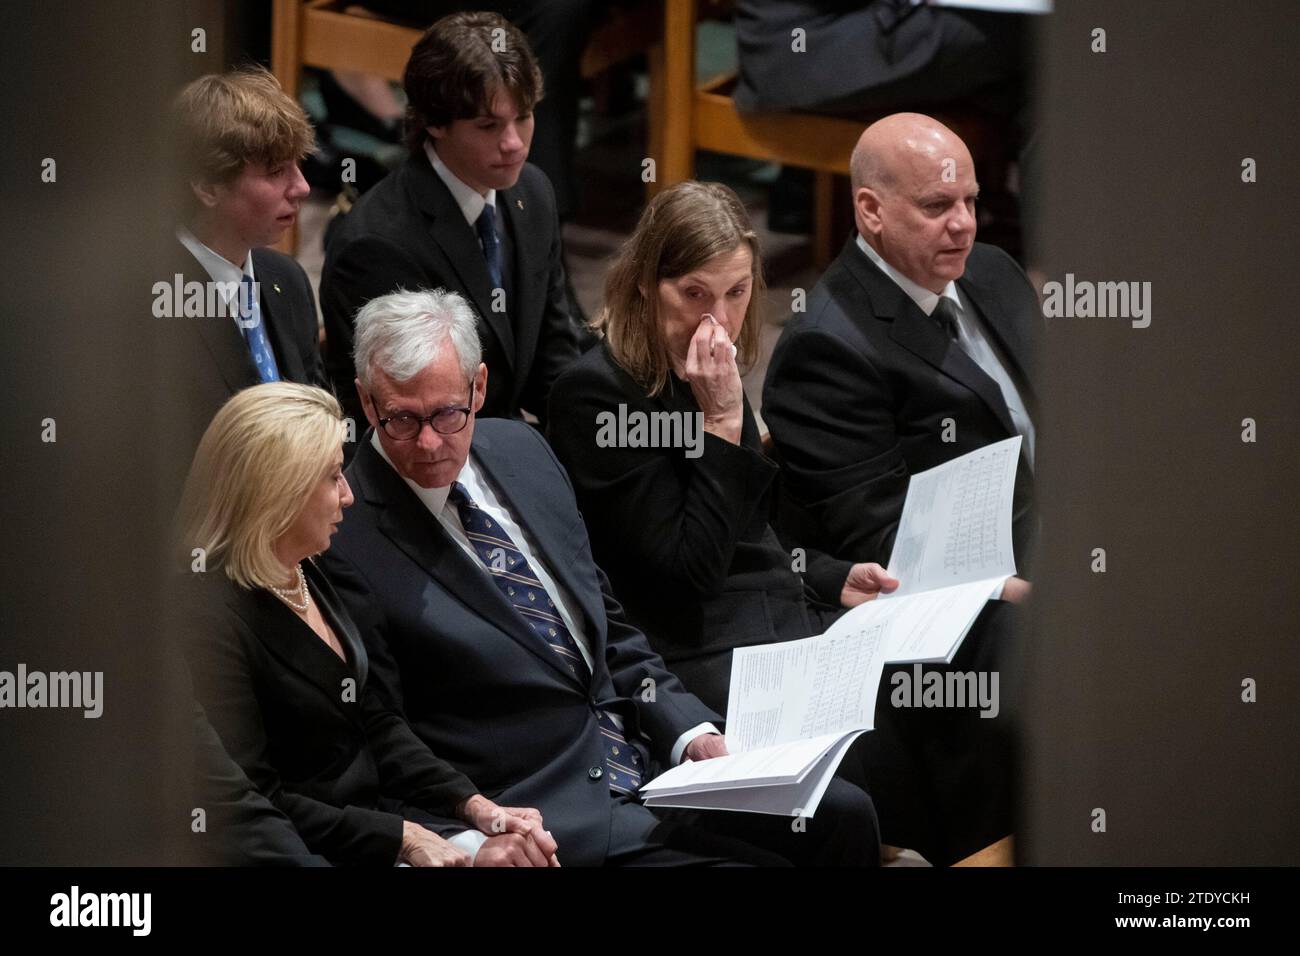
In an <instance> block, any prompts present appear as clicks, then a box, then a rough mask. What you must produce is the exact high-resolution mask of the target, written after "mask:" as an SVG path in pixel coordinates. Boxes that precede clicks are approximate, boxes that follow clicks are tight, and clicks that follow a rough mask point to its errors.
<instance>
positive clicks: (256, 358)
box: [239, 272, 280, 382]
mask: <svg viewBox="0 0 1300 956" xmlns="http://www.w3.org/2000/svg"><path fill="white" fill-rule="evenodd" d="M239 291H240V301H239V317H240V319H241V320H242V321H241V322H240V323H239V327H240V328H241V329H242V330H243V332H244V341H246V342H247V343H248V354H249V355H251V356H252V357H253V364H254V365H255V366H257V379H258V381H259V382H278V381H280V370H279V368H277V367H276V364H275V353H274V352H273V351H271V340H270V339H268V338H267V337H266V323H264V322H263V321H262V305H261V303H260V302H258V301H257V287H256V286H255V285H253V277H252V276H250V275H249V274H248V273H247V272H245V273H244V275H243V278H241V279H240V290H239Z"/></svg>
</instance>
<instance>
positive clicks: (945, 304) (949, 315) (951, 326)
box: [930, 295, 957, 342]
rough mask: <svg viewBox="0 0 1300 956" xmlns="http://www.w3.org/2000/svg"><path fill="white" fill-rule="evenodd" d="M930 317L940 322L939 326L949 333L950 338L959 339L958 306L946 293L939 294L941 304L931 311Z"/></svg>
mask: <svg viewBox="0 0 1300 956" xmlns="http://www.w3.org/2000/svg"><path fill="white" fill-rule="evenodd" d="M930 318H932V319H934V321H935V322H937V323H939V328H941V329H943V331H944V332H946V333H948V338H950V339H952V340H953V341H954V342H956V341H957V306H956V305H955V304H953V301H952V299H950V298H948V297H947V296H946V295H941V296H939V304H938V305H936V306H935V307H934V311H933V312H931V313H930Z"/></svg>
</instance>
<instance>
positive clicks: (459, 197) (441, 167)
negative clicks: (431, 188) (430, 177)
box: [424, 139, 497, 226]
mask: <svg viewBox="0 0 1300 956" xmlns="http://www.w3.org/2000/svg"><path fill="white" fill-rule="evenodd" d="M424 153H425V155H426V156H428V157H429V162H430V163H432V164H433V171H434V172H435V173H437V174H438V178H439V179H441V180H442V181H443V182H444V183H446V184H447V188H448V189H450V190H451V198H452V199H454V200H456V205H457V206H459V207H460V212H461V215H463V216H464V217H465V221H466V222H467V223H469V224H470V225H471V226H473V225H474V224H475V223H477V222H478V217H479V215H480V214H481V213H482V212H483V207H484V206H488V205H490V206H492V207H493V212H494V213H495V210H496V204H497V191H496V190H495V189H489V190H488V193H487V196H480V195H479V192H478V190H477V189H475V188H474V187H473V186H468V185H466V184H465V183H464V182H462V181H461V180H460V179H459V178H458V177H457V176H456V174H455V173H453V172H452V171H451V170H450V169H448V168H447V164H446V163H444V162H443V161H442V160H441V159H439V158H438V151H437V150H436V149H434V148H433V140H431V139H426V140H425V141H424Z"/></svg>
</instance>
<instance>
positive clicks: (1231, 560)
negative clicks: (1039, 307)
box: [1020, 0, 1300, 864]
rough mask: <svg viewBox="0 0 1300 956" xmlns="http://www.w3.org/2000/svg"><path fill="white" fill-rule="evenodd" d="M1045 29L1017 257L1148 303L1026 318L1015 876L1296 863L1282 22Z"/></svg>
mask: <svg viewBox="0 0 1300 956" xmlns="http://www.w3.org/2000/svg"><path fill="white" fill-rule="evenodd" d="M1056 8H1057V9H1056V12H1055V13H1054V14H1053V15H1052V16H1051V17H1050V18H1049V19H1048V22H1047V24H1046V25H1045V26H1046V31H1045V34H1044V36H1045V46H1044V48H1043V50H1042V56H1041V57H1040V61H1041V63H1042V64H1043V67H1044V69H1045V77H1044V80H1045V87H1044V95H1043V96H1042V98H1041V99H1042V113H1043V121H1044V124H1045V134H1046V135H1045V139H1044V142H1043V144H1042V145H1043V153H1042V155H1041V157H1040V159H1041V163H1040V171H1041V174H1042V177H1043V189H1042V200H1043V206H1044V208H1045V217H1044V219H1043V221H1042V223H1041V229H1040V230H1039V232H1038V234H1039V235H1040V237H1041V242H1042V246H1041V248H1040V249H1039V250H1037V254H1036V255H1034V256H1033V257H1032V258H1031V261H1034V262H1038V263H1041V264H1042V265H1043V266H1044V268H1045V270H1046V271H1047V273H1048V275H1047V278H1048V279H1056V280H1061V279H1063V278H1064V276H1065V274H1066V273H1067V272H1071V273H1073V274H1074V275H1075V277H1076V279H1087V280H1094V281H1096V280H1128V281H1134V280H1136V281H1147V282H1150V283H1151V286H1152V302H1153V313H1152V319H1151V324H1150V327H1149V328H1144V329H1139V328H1133V327H1132V326H1131V325H1130V323H1129V322H1128V321H1126V320H1123V319H1102V318H1091V319H1088V318H1058V319H1048V320H1047V323H1048V328H1049V333H1050V334H1049V341H1050V346H1049V349H1048V354H1047V355H1046V361H1045V363H1044V368H1043V375H1042V380H1043V382H1044V383H1045V390H1046V403H1045V411H1044V420H1043V421H1042V423H1041V426H1040V432H1039V434H1040V436H1041V444H1040V452H1039V462H1040V473H1039V476H1038V477H1039V482H1038V486H1039V488H1040V489H1042V491H1043V497H1044V499H1045V502H1044V507H1045V517H1046V524H1047V526H1046V551H1047V553H1046V555H1045V558H1046V560H1045V561H1044V562H1043V563H1042V566H1041V568H1040V571H1039V575H1040V576H1039V582H1038V591H1037V594H1036V598H1037V604H1038V608H1037V611H1038V627H1037V632H1036V634H1035V635H1034V637H1033V640H1032V641H1031V642H1030V645H1031V651H1030V654H1029V657H1028V660H1027V661H1026V665H1027V680H1026V685H1027V686H1028V688H1029V690H1030V698H1029V700H1028V701H1027V705H1026V709H1025V713H1024V714H1023V720H1022V728H1023V731H1024V738H1025V744H1026V752H1025V756H1026V764H1025V767H1024V771H1025V773H1024V776H1023V788H1022V791H1023V800H1024V807H1023V809H1024V815H1023V821H1022V826H1021V827H1020V836H1021V842H1020V845H1021V848H1022V851H1023V858H1024V860H1025V861H1026V862H1030V863H1079V864H1206V863H1215V864H1282V863H1287V864H1295V863H1296V862H1297V860H1298V859H1300V746H1298V744H1300V718H1298V717H1297V713H1298V711H1297V701H1298V700H1300V650H1297V647H1298V640H1300V587H1298V586H1297V584H1296V568H1297V565H1298V564H1300V520H1298V518H1297V516H1298V515H1300V493H1298V492H1297V486H1298V482H1297V469H1298V468H1300V416H1298V415H1297V411H1298V409H1300V403H1298V402H1297V381H1300V374H1298V371H1297V357H1298V356H1300V322H1298V320H1297V302H1300V282H1298V281H1297V277H1298V276H1300V268H1297V263H1296V248H1295V241H1294V239H1295V235H1296V229H1295V216H1296V211H1297V208H1298V204H1297V198H1298V191H1297V187H1296V175H1297V173H1296V168H1297V167H1296V151H1297V146H1298V145H1300V143H1298V142H1297V139H1298V138H1297V133H1296V124H1295V80H1294V66H1293V57H1294V51H1295V49H1296V48H1297V45H1298V44H1300V20H1297V18H1296V16H1295V5H1294V4H1293V3H1290V2H1287V0H1270V2H1257V3H1252V4H1247V5H1241V6H1237V7H1232V8H1231V9H1229V8H1225V7H1224V5H1223V4H1222V3H1218V2H1211V0H1184V2H1181V3H1178V4H1168V5H1166V4H1136V3H1130V2H1127V0H1106V2H1095V3H1087V4H1082V3H1057V4H1056ZM1096 28H1101V29H1104V30H1105V32H1106V47H1107V52H1105V53H1094V52H1092V50H1091V46H1092V43H1093V37H1092V31H1093V30H1094V29H1096ZM1245 158H1253V159H1254V160H1256V162H1257V164H1258V181H1257V182H1255V183H1253V184H1247V183H1243V182H1242V161H1243V159H1245ZM1246 418H1251V419H1254V421H1255V422H1256V423H1257V429H1258V440H1257V441H1256V442H1255V443H1253V444H1248V443H1243V441H1242V432H1243V424H1242V420H1243V419H1246ZM1094 548H1104V549H1105V552H1106V568H1107V570H1106V572H1105V573H1104V574H1095V573H1093V572H1092V571H1091V570H1090V564H1091V562H1092V551H1093V549H1094ZM1247 678H1251V679H1254V680H1255V681H1256V682H1257V683H1258V702H1256V703H1243V701H1242V682H1243V680H1245V679H1247ZM1096 808H1100V809H1102V810H1104V811H1105V814H1106V832H1104V833H1096V832H1094V831H1093V829H1092V826H1091V824H1092V820H1093V811H1094V809H1096Z"/></svg>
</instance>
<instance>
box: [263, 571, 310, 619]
mask: <svg viewBox="0 0 1300 956" xmlns="http://www.w3.org/2000/svg"><path fill="white" fill-rule="evenodd" d="M294 570H296V571H297V572H298V586H297V587H296V588H270V589H269V590H270V591H271V593H272V594H274V595H275V596H276V597H278V598H279V599H280V600H281V601H283V602H284V603H285V604H287V605H289V607H291V608H293V609H294V610H295V611H297V612H298V613H299V614H304V613H306V611H307V608H308V607H310V606H311V592H310V591H308V590H307V576H306V575H305V574H303V573H302V565H301V564H299V565H298V566H297V567H296V568H295V569H294ZM294 598H297V599H298V600H296V601H295V600H294Z"/></svg>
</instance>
